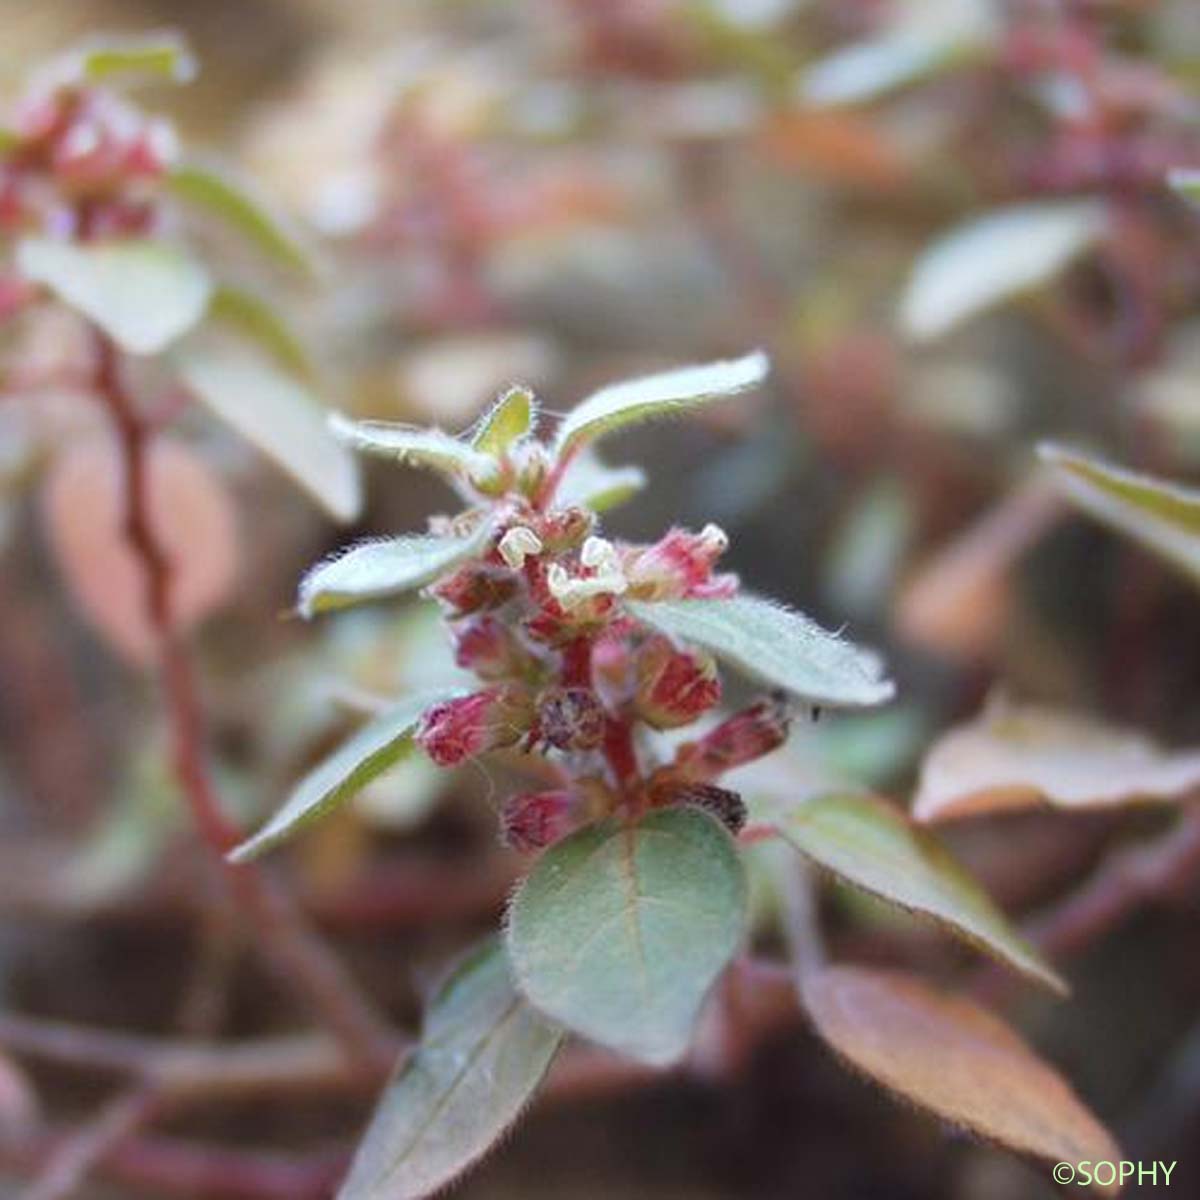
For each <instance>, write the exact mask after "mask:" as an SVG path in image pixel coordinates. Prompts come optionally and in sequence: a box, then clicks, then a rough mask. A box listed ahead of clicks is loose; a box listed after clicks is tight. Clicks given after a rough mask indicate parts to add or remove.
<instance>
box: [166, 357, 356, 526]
mask: <svg viewBox="0 0 1200 1200" xmlns="http://www.w3.org/2000/svg"><path fill="white" fill-rule="evenodd" d="M178 369H179V374H180V376H181V378H182V379H183V381H184V382H185V383H186V384H187V386H188V387H189V388H190V389H191V390H192V391H193V392H194V393H195V395H196V396H197V397H198V398H199V399H200V401H201V402H202V403H203V404H204V405H205V406H206V407H207V408H209V409H210V410H211V411H212V412H213V414H214V415H215V416H217V417H219V418H220V419H221V420H222V421H224V422H225V424H227V425H228V426H229V427H230V428H231V429H233V430H234V431H235V432H236V433H238V434H240V435H241V436H242V437H244V438H245V439H246V440H247V441H248V442H251V443H252V444H253V445H254V446H256V447H257V448H258V449H259V450H261V451H262V452H263V453H264V454H265V455H266V456H267V457H268V458H270V459H272V460H273V461H274V462H275V463H277V464H278V465H279V466H280V467H281V468H283V470H285V471H286V472H287V473H288V474H289V475H291V476H292V478H293V479H295V480H296V482H297V483H298V484H300V486H301V487H302V488H304V489H305V491H307V492H308V493H309V495H311V496H312V497H313V499H314V500H316V501H317V502H318V503H319V504H320V505H321V506H322V507H323V508H324V509H325V510H326V512H328V513H329V514H330V516H332V517H334V518H335V519H337V520H339V521H349V520H352V519H353V518H354V516H355V515H356V514H357V513H358V510H359V506H360V504H361V494H360V488H359V477H358V464H357V463H356V462H355V459H354V456H353V455H352V454H350V453H349V452H348V451H347V450H346V448H345V447H344V446H342V445H341V443H340V442H338V440H337V439H336V438H335V437H334V436H333V435H332V434H331V433H330V432H329V428H328V426H327V424H326V412H325V409H324V407H323V406H322V405H321V403H320V401H319V400H318V399H317V398H316V397H315V396H314V395H313V394H312V393H311V392H309V391H308V390H307V389H306V388H305V387H304V386H303V385H302V384H301V383H300V382H299V381H298V380H296V379H293V378H291V377H290V376H288V375H285V374H284V373H283V372H282V371H280V370H279V369H278V368H277V367H276V366H275V365H274V364H272V363H269V362H266V361H264V360H262V359H261V358H259V357H257V356H255V355H253V354H251V353H248V352H241V351H239V352H232V353H231V352H221V353H217V352H215V351H213V350H203V351H202V350H201V349H199V348H197V349H196V350H190V351H189V352H188V353H187V354H184V355H181V356H180V359H179V362H178Z"/></svg>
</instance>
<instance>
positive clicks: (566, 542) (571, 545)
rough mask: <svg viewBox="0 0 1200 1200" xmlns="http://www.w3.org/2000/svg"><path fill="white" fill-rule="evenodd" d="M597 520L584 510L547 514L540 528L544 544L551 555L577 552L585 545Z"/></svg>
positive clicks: (570, 509) (561, 510) (577, 509)
mask: <svg viewBox="0 0 1200 1200" xmlns="http://www.w3.org/2000/svg"><path fill="white" fill-rule="evenodd" d="M595 524H596V518H595V517H594V516H593V515H592V514H591V513H590V512H588V511H587V510H586V509H583V508H560V509H557V510H555V511H554V512H550V513H547V514H546V515H545V517H544V518H543V519H542V521H541V524H540V525H539V527H538V533H539V534H540V535H541V539H542V543H543V545H544V546H545V547H546V550H547V552H548V553H550V554H562V553H563V552H564V551H567V550H577V549H578V548H579V547H580V546H582V545H583V543H584V541H585V540H586V538H587V537H588V535H589V534H590V533H591V532H592V528H593V527H594V526H595Z"/></svg>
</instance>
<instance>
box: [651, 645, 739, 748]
mask: <svg viewBox="0 0 1200 1200" xmlns="http://www.w3.org/2000/svg"><path fill="white" fill-rule="evenodd" d="M720 698H721V681H720V679H719V678H718V677H717V664H716V663H715V662H714V661H713V659H712V657H711V656H710V655H708V654H705V653H703V652H702V651H698V650H680V649H677V648H676V647H675V646H673V645H672V644H671V642H670V640H669V639H667V638H665V637H658V636H655V637H652V638H650V640H649V641H647V642H646V643H645V644H644V645H643V646H642V647H641V649H640V650H639V651H638V654H637V692H636V694H635V696H634V705H635V707H636V709H637V714H638V716H639V717H641V718H642V720H643V721H645V722H646V724H647V725H651V726H653V727H654V728H655V729H678V728H679V727H680V726H681V725H690V724H691V723H692V722H693V721H694V720H695V719H696V718H697V717H699V716H700V714H701V713H704V712H707V711H708V710H709V709H710V708H712V706H713V705H714V704H716V703H717V701H718V700H719V699H720Z"/></svg>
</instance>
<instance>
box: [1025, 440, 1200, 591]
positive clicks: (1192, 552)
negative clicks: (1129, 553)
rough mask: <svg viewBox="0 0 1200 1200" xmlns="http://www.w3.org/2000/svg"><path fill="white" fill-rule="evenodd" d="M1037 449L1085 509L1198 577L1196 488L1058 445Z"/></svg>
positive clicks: (1198, 498)
mask: <svg viewBox="0 0 1200 1200" xmlns="http://www.w3.org/2000/svg"><path fill="white" fill-rule="evenodd" d="M1038 455H1039V457H1040V458H1041V459H1042V461H1043V462H1045V463H1048V464H1049V465H1050V467H1051V468H1052V469H1053V471H1054V476H1055V478H1056V479H1057V480H1058V482H1059V484H1060V485H1061V487H1062V489H1063V491H1064V492H1065V493H1066V494H1067V496H1068V497H1069V498H1070V499H1071V500H1072V501H1073V502H1074V503H1075V504H1076V505H1077V506H1078V507H1079V508H1082V509H1083V511H1084V512H1086V513H1089V514H1090V515H1091V516H1093V517H1095V518H1096V519H1097V520H1099V521H1103V522H1104V523H1105V524H1106V525H1109V526H1111V527H1112V528H1113V529H1116V530H1118V531H1119V532H1120V533H1123V534H1125V535H1126V536H1128V537H1131V538H1133V540H1134V541H1135V542H1137V543H1138V544H1139V545H1142V546H1145V547H1146V548H1147V549H1148V550H1151V551H1153V552H1154V553H1155V554H1158V555H1160V556H1161V557H1163V558H1165V559H1167V561H1168V562H1172V563H1174V564H1175V565H1176V566H1177V567H1180V568H1182V569H1183V570H1184V571H1185V572H1186V573H1187V574H1188V575H1190V576H1191V577H1192V579H1193V580H1194V581H1195V582H1196V583H1200V490H1197V489H1196V488H1190V487H1184V486H1182V485H1181V484H1177V483H1169V482H1167V481H1166V480H1164V479H1155V478H1153V477H1152V476H1150V475H1139V474H1137V473H1136V472H1134V471H1126V470H1123V469H1121V468H1120V467H1114V466H1111V465H1110V464H1108V463H1105V462H1101V461H1099V460H1098V459H1095V458H1089V457H1088V456H1087V455H1084V454H1079V453H1078V452H1076V451H1072V450H1067V449H1064V448H1063V447H1060V446H1052V445H1047V444H1043V445H1041V446H1039V447H1038Z"/></svg>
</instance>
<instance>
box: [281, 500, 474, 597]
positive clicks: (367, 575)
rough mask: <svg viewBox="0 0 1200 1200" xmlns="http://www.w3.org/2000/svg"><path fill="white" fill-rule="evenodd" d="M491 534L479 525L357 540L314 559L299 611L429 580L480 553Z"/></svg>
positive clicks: (406, 589) (409, 587) (392, 593)
mask: <svg viewBox="0 0 1200 1200" xmlns="http://www.w3.org/2000/svg"><path fill="white" fill-rule="evenodd" d="M490 536H491V528H490V526H488V525H487V524H486V523H485V524H483V525H481V526H480V527H479V528H478V529H477V530H476V531H475V532H474V533H473V534H472V535H471V536H470V537H465V538H451V537H433V536H426V537H398V538H380V539H377V540H372V541H367V542H358V543H357V544H356V545H353V546H350V547H349V548H348V549H347V550H345V551H344V552H342V553H341V554H339V555H337V556H336V557H334V558H329V559H326V560H325V561H324V562H321V563H318V564H317V565H316V566H315V567H313V569H312V570H311V571H309V572H308V574H307V575H305V577H304V578H303V579H302V580H301V581H300V600H299V608H300V613H301V615H302V616H305V617H311V616H313V615H314V614H315V613H320V612H328V611H330V610H331V609H335V608H346V607H348V606H349V605H351V604H365V603H368V602H369V601H372V600H380V599H383V598H384V597H386V596H395V595H397V594H398V593H400V592H410V591H412V590H413V589H414V588H419V587H424V586H425V585H426V584H427V583H432V582H433V581H434V580H435V579H437V578H438V576H439V575H442V574H444V573H445V572H446V571H448V570H450V569H451V568H452V567H454V566H457V565H458V563H460V562H462V561H463V560H464V559H467V558H470V557H471V556H472V555H474V554H478V553H479V552H480V551H481V550H482V549H483V547H484V546H485V545H486V543H487V540H488V538H489V537H490Z"/></svg>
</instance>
